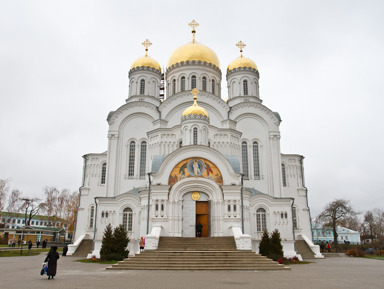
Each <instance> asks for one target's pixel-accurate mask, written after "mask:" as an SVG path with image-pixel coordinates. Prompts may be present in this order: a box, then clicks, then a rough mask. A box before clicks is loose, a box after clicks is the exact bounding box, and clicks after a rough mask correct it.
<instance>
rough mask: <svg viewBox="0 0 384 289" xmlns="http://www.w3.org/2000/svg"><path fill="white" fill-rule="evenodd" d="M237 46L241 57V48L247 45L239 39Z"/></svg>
mask: <svg viewBox="0 0 384 289" xmlns="http://www.w3.org/2000/svg"><path fill="white" fill-rule="evenodd" d="M236 46H237V47H239V48H240V56H241V57H243V48H244V47H245V46H247V45H245V43H244V42H243V41H241V40H240V41H239V42H238V43H237V44H236Z"/></svg>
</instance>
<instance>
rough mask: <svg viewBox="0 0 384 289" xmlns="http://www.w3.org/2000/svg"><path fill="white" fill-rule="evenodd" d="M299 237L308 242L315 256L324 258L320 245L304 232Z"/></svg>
mask: <svg viewBox="0 0 384 289" xmlns="http://www.w3.org/2000/svg"><path fill="white" fill-rule="evenodd" d="M299 238H301V239H303V240H304V241H305V243H307V245H308V247H309V248H310V249H311V251H312V253H313V255H314V256H315V258H324V255H323V254H321V253H320V246H319V245H315V244H313V243H312V241H311V240H310V239H309V238H308V237H307V236H306V235H304V234H302V235H299Z"/></svg>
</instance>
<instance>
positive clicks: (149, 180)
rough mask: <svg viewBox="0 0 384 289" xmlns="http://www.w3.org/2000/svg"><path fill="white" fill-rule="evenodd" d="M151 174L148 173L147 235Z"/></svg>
mask: <svg viewBox="0 0 384 289" xmlns="http://www.w3.org/2000/svg"><path fill="white" fill-rule="evenodd" d="M150 194H151V173H148V207H147V235H148V234H149V203H150V199H151V195H150Z"/></svg>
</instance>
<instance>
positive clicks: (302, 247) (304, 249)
mask: <svg viewBox="0 0 384 289" xmlns="http://www.w3.org/2000/svg"><path fill="white" fill-rule="evenodd" d="M296 252H297V253H299V254H300V255H301V257H303V259H314V258H315V255H314V254H313V252H312V250H311V249H310V248H309V247H308V245H307V243H306V242H305V241H304V240H296Z"/></svg>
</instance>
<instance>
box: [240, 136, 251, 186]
mask: <svg viewBox="0 0 384 289" xmlns="http://www.w3.org/2000/svg"><path fill="white" fill-rule="evenodd" d="M241 160H242V165H243V175H244V178H246V179H248V178H249V174H248V147H247V142H245V141H244V142H242V144H241Z"/></svg>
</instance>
